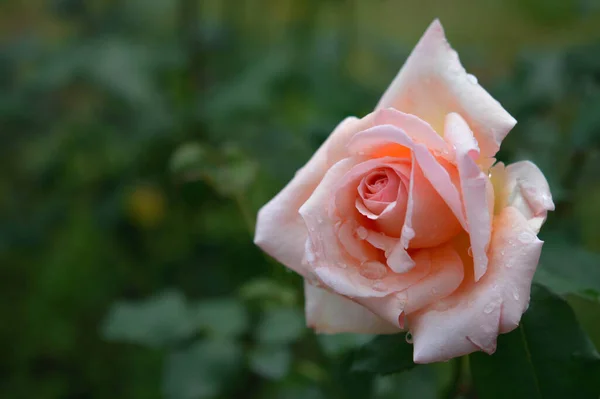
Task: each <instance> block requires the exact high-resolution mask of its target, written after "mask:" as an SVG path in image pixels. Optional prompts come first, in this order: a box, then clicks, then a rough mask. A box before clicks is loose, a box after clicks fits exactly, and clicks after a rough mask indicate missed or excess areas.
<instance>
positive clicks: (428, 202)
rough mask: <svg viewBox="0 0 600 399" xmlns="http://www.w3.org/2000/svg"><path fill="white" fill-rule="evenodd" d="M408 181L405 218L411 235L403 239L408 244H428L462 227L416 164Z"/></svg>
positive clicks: (425, 246) (448, 238) (449, 236)
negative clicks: (409, 189)
mask: <svg viewBox="0 0 600 399" xmlns="http://www.w3.org/2000/svg"><path fill="white" fill-rule="evenodd" d="M411 183H412V184H411V189H412V191H411V193H410V194H409V200H408V203H409V205H408V206H407V212H406V219H405V226H407V227H410V230H411V234H410V237H411V238H410V239H409V240H407V242H406V243H407V244H408V243H409V244H410V248H429V247H435V246H437V245H440V244H442V243H444V242H446V241H448V240H450V239H451V238H452V237H453V236H455V235H456V234H457V233H458V232H459V231H460V230H461V226H460V223H459V222H458V220H457V219H456V216H454V214H453V213H452V211H451V210H450V208H449V207H448V205H447V204H446V203H445V202H444V200H443V199H442V197H441V196H440V195H439V194H438V193H437V191H436V190H435V188H434V187H433V186H432V185H431V183H430V182H429V180H427V179H426V178H425V176H424V174H423V171H422V170H421V168H420V167H419V165H415V167H414V175H413V177H412V181H411ZM408 220H410V225H408V223H407V221H408Z"/></svg>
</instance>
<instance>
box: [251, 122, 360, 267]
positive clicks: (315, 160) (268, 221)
mask: <svg viewBox="0 0 600 399" xmlns="http://www.w3.org/2000/svg"><path fill="white" fill-rule="evenodd" d="M357 121H358V119H357V118H354V117H350V118H346V119H344V120H343V121H342V122H341V123H340V124H339V125H338V126H337V127H336V128H335V129H334V131H333V133H331V135H330V136H329V138H328V139H327V140H326V141H325V143H323V145H322V146H321V147H320V148H319V149H318V150H317V152H316V153H315V154H314V155H313V157H312V158H311V159H310V160H309V161H308V162H307V163H306V165H304V167H302V168H301V169H300V170H298V172H296V175H295V176H294V178H293V179H292V180H291V181H290V182H289V183H288V184H287V186H285V188H284V189H283V190H281V191H280V192H279V194H277V195H276V196H275V197H274V198H273V199H272V200H271V201H269V202H268V203H267V204H265V205H264V206H263V207H262V208H261V209H260V211H259V212H258V218H257V221H256V233H255V236H254V243H255V244H256V245H258V246H259V247H260V248H262V249H263V250H264V251H265V252H266V253H268V254H269V255H271V256H272V257H274V258H275V259H277V260H278V261H279V262H281V263H283V264H284V265H286V266H287V267H289V268H290V269H292V270H294V271H296V272H297V273H299V274H302V275H303V274H304V268H303V266H302V259H303V257H304V243H305V242H306V238H307V236H308V232H307V231H306V226H305V225H304V222H303V221H302V218H301V217H300V215H299V214H298V209H299V208H300V206H301V205H302V204H303V203H304V202H305V201H306V200H307V199H308V197H310V195H311V194H312V192H313V191H314V189H315V188H316V187H317V185H318V184H319V182H320V181H321V179H322V178H323V176H324V175H325V172H327V169H328V164H327V152H328V151H334V150H336V148H335V147H336V146H337V145H343V146H345V144H346V143H345V138H346V137H350V136H351V135H352V134H354V133H355V132H356V131H357V130H354V129H355V127H356V126H357ZM338 151H339V150H338Z"/></svg>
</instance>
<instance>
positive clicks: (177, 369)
mask: <svg viewBox="0 0 600 399" xmlns="http://www.w3.org/2000/svg"><path fill="white" fill-rule="evenodd" d="M242 356H243V352H242V349H241V348H240V347H239V345H238V344H237V343H236V342H234V341H221V340H207V341H202V342H198V343H196V344H194V345H193V346H191V347H190V348H187V349H185V350H181V351H177V352H174V353H172V354H170V355H169V357H168V358H167V360H166V362H165V366H164V375H163V392H164V395H165V397H167V398H170V399H201V398H209V397H214V396H216V395H218V394H220V393H222V392H223V391H225V390H226V389H227V387H228V384H231V382H232V379H233V378H234V376H235V374H236V373H237V372H238V371H239V369H240V366H241V364H242Z"/></svg>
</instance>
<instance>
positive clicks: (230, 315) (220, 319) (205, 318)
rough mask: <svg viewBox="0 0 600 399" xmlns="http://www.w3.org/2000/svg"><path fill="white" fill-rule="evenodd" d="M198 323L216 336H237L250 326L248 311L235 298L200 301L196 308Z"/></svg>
mask: <svg viewBox="0 0 600 399" xmlns="http://www.w3.org/2000/svg"><path fill="white" fill-rule="evenodd" d="M194 315H195V320H196V325H197V326H198V327H200V328H201V329H204V330H206V331H208V332H209V333H212V334H214V335H215V336H235V335H239V334H243V333H244V332H245V331H246V330H247V328H248V323H249V320H248V313H247V312H246V309H245V308H244V305H243V304H242V303H240V302H239V301H237V300H236V299H234V298H225V299H213V300H206V301H202V302H200V303H199V304H198V305H197V306H196V309H195V310H194Z"/></svg>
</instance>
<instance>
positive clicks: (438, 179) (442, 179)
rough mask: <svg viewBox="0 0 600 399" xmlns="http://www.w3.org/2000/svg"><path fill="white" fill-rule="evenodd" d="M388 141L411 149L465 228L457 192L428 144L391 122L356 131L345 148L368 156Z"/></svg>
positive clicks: (424, 172)
mask: <svg viewBox="0 0 600 399" xmlns="http://www.w3.org/2000/svg"><path fill="white" fill-rule="evenodd" d="M390 143H396V144H399V145H401V146H404V147H407V148H410V149H411V150H412V151H413V153H414V157H415V160H416V161H417V163H418V164H419V166H420V168H421V170H422V171H423V175H424V176H425V177H426V178H427V180H429V182H430V183H431V186H432V187H433V188H434V189H435V190H436V191H437V192H438V194H439V195H440V196H441V197H442V199H443V200H444V201H445V202H446V204H448V207H449V208H450V209H451V210H452V212H453V213H454V215H455V216H456V218H457V219H458V221H459V222H460V224H461V225H462V226H463V228H465V230H466V228H467V225H466V222H465V217H464V214H463V211H462V204H461V201H460V195H459V192H458V190H457V188H456V187H455V186H454V184H453V183H452V180H451V178H450V175H449V173H448V171H447V170H446V169H445V168H444V167H443V166H442V165H440V163H439V162H438V161H437V160H436V158H435V157H434V156H433V155H432V154H431V153H430V152H429V150H428V149H427V147H425V146H424V145H422V144H418V143H414V142H413V141H412V140H411V139H410V137H409V136H408V135H407V134H406V133H405V132H404V130H402V129H400V128H398V127H396V126H392V125H381V126H376V127H373V128H370V129H368V130H365V131H362V132H359V133H357V134H355V135H354V136H353V137H352V139H351V140H350V142H349V143H348V151H349V152H350V153H351V154H357V155H359V154H363V155H367V156H368V155H369V154H371V153H373V152H376V151H377V150H378V149H380V148H381V147H382V146H385V145H387V144H390Z"/></svg>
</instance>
